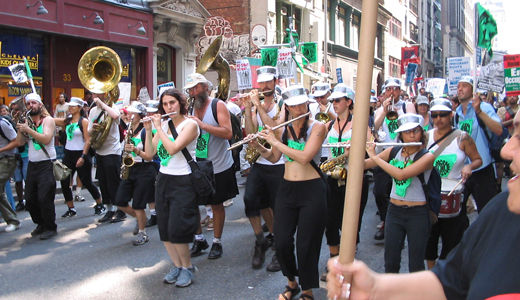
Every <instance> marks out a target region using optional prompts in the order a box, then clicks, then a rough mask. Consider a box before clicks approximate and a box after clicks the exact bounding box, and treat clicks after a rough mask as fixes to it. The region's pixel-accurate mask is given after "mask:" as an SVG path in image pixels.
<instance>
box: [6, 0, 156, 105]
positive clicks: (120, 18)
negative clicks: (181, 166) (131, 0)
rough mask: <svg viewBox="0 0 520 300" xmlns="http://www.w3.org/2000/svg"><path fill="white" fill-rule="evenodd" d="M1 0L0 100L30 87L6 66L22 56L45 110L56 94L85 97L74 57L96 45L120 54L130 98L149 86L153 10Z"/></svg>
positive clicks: (73, 0) (87, 0) (79, 0)
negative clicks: (17, 80) (27, 3)
mask: <svg viewBox="0 0 520 300" xmlns="http://www.w3.org/2000/svg"><path fill="white" fill-rule="evenodd" d="M4 3H5V4H3V5H4V7H3V8H2V11H1V12H0V103H5V104H8V103H9V102H10V101H12V100H13V99H15V98H16V97H19V96H21V95H24V94H27V93H28V92H30V91H31V86H30V84H25V83H15V82H14V80H13V79H12V77H11V73H10V71H9V69H8V66H10V65H12V64H15V63H19V62H23V59H24V57H25V58H27V60H28V62H29V66H30V68H31V72H32V75H33V76H34V84H35V87H36V89H37V92H38V93H40V94H41V95H42V96H43V99H44V103H45V105H46V106H47V108H48V109H49V110H52V108H53V107H54V106H55V103H56V100H57V98H58V96H59V94H60V93H65V94H66V95H68V96H77V97H83V95H84V92H85V89H84V88H83V86H82V85H81V83H80V81H79V78H78V72H77V68H78V62H79V59H80V58H81V56H82V55H83V53H84V52H85V51H86V50H88V49H90V48H91V47H94V46H100V45H103V46H107V47H110V48H112V49H114V51H116V52H117V53H118V55H119V57H120V58H121V62H122V67H123V76H122V78H121V82H122V83H125V84H124V86H125V87H126V88H127V90H126V91H125V92H126V93H129V94H130V98H131V99H135V98H136V97H137V95H138V94H139V90H140V89H141V88H142V87H147V88H148V90H151V89H152V87H153V82H152V80H153V74H152V72H153V28H152V25H153V15H152V12H151V10H149V9H148V8H146V7H139V6H136V5H118V4H116V3H114V2H113V1H94V0H55V1H50V0H45V1H41V3H38V2H36V6H35V7H27V6H26V3H25V2H21V1H5V2H4ZM39 4H41V5H42V6H43V7H44V10H43V9H42V8H41V6H39ZM45 11H46V12H47V13H44V12H45Z"/></svg>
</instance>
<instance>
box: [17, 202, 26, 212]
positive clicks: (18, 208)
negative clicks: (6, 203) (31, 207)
mask: <svg viewBox="0 0 520 300" xmlns="http://www.w3.org/2000/svg"><path fill="white" fill-rule="evenodd" d="M24 209H25V204H23V202H18V204H16V207H15V210H16V211H22V210H24Z"/></svg>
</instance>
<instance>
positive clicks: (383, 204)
mask: <svg viewBox="0 0 520 300" xmlns="http://www.w3.org/2000/svg"><path fill="white" fill-rule="evenodd" d="M373 170H374V190H373V193H374V198H375V199H376V205H377V210H378V211H379V218H381V221H384V220H385V219H386V212H387V210H388V202H389V201H390V199H389V197H390V191H391V190H392V178H391V177H390V175H388V174H387V173H386V172H385V171H383V169H381V168H379V167H377V168H374V169H373Z"/></svg>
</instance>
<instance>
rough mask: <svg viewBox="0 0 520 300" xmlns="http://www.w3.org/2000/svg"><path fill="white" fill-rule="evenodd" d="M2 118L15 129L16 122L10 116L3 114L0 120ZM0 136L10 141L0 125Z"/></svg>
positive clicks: (0, 119)
mask: <svg viewBox="0 0 520 300" xmlns="http://www.w3.org/2000/svg"><path fill="white" fill-rule="evenodd" d="M2 120H5V121H6V123H9V124H11V127H13V129H14V131H16V124H15V123H14V122H13V120H12V119H11V118H8V117H4V116H0V122H1V121H2ZM0 136H2V137H3V138H4V139H6V140H7V141H9V142H11V141H12V140H10V139H8V138H7V136H6V135H5V133H4V131H3V130H2V127H0Z"/></svg>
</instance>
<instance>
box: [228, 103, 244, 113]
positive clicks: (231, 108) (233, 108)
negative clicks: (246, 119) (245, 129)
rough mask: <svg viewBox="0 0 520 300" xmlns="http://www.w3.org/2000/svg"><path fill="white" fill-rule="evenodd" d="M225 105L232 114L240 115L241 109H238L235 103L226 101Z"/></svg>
mask: <svg viewBox="0 0 520 300" xmlns="http://www.w3.org/2000/svg"><path fill="white" fill-rule="evenodd" d="M226 107H227V109H228V110H229V112H230V113H232V114H234V115H235V116H238V117H240V116H241V115H242V110H241V109H240V106H238V105H236V104H235V103H233V102H231V101H228V102H226Z"/></svg>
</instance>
